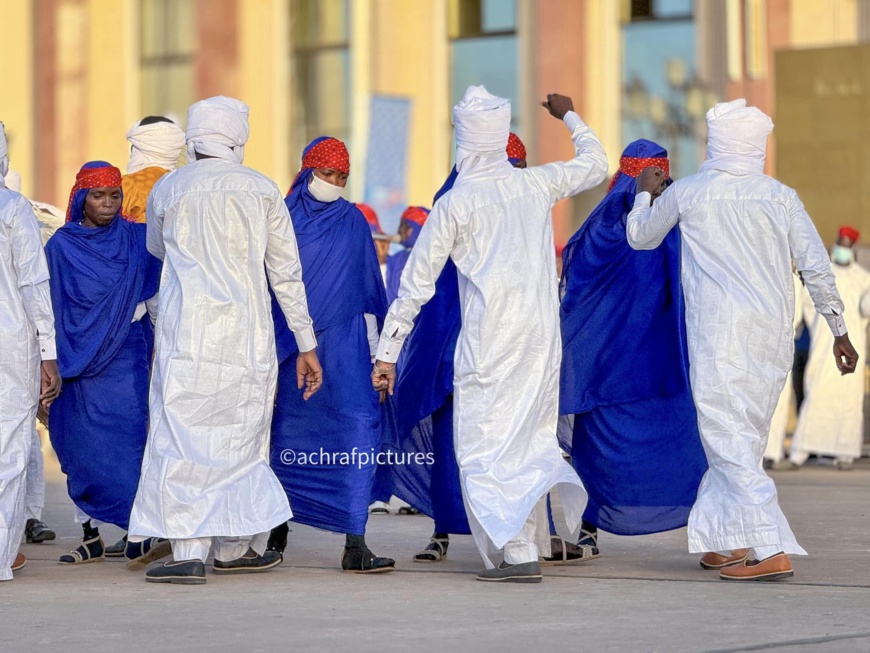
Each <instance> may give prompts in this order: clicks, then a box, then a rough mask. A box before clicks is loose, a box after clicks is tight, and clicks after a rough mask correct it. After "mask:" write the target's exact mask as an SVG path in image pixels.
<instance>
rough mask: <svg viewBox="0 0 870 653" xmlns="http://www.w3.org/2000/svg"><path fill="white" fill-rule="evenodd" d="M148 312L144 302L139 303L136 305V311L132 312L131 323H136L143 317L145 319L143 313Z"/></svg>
mask: <svg viewBox="0 0 870 653" xmlns="http://www.w3.org/2000/svg"><path fill="white" fill-rule="evenodd" d="M147 312H148V309H147V308H146V306H145V302H139V303H138V304H136V310H135V311H133V322H138V321H139V320H141V319H142V318H143V317H145V313H147Z"/></svg>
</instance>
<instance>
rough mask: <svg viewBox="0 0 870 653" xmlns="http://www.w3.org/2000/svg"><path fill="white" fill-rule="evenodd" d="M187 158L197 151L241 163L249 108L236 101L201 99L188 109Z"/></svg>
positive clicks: (246, 136) (232, 99)
mask: <svg viewBox="0 0 870 653" xmlns="http://www.w3.org/2000/svg"><path fill="white" fill-rule="evenodd" d="M185 136H186V137H187V158H188V160H189V161H191V162H193V161H194V160H196V154H195V153H196V152H199V153H200V154H205V155H206V156H213V157H216V158H218V159H224V160H225V161H232V162H233V163H241V162H242V160H243V159H244V157H245V143H247V142H248V105H247V104H245V103H244V102H242V101H241V100H236V99H235V98H230V97H224V96H222V95H219V96H217V97H213V98H208V99H207V100H201V101H199V102H197V103H196V104H192V105H191V106H190V109H188V110H187V132H186V133H185Z"/></svg>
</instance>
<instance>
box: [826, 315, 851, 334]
mask: <svg viewBox="0 0 870 653" xmlns="http://www.w3.org/2000/svg"><path fill="white" fill-rule="evenodd" d="M825 319H826V320H827V321H828V326H829V327H831V333H833V334H834V337H835V338H837V337H839V336H844V335H846V322H845V321H844V320H843V316H842V315H826V316H825Z"/></svg>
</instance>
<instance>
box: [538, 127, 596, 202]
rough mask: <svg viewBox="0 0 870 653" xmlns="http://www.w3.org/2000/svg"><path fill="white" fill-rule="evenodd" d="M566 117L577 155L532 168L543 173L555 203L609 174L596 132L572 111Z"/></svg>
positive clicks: (589, 186)
mask: <svg viewBox="0 0 870 653" xmlns="http://www.w3.org/2000/svg"><path fill="white" fill-rule="evenodd" d="M563 121H564V123H565V125H567V127H568V129H570V130H571V139H572V140H573V141H574V158H573V159H571V160H570V161H557V162H554V163H548V164H546V165H542V166H535V167H533V168H530V171H531V172H532V173H533V174H535V175H542V176H543V177H544V179H545V183H546V184H547V186H548V187H549V189H550V194H551V199H552V201H553V202H554V203H555V202H558V201H559V200H562V199H565V198H566V197H572V196H574V195H577V194H578V193H581V192H583V191H584V190H588V189H590V188H594V187H595V186H597V185H598V184H600V183H601V182H602V181H604V179H605V178H606V177H607V156H606V155H605V154H604V148H603V147H602V146H601V141H600V140H598V136H596V135H595V132H594V131H592V130H591V129H589V127H588V126H587V125H586V123H584V122H583V120H582V119H581V118H580V116H578V115H577V114H576V113H574V112H573V111H569V112H568V113H566V114H565V117H564V118H563Z"/></svg>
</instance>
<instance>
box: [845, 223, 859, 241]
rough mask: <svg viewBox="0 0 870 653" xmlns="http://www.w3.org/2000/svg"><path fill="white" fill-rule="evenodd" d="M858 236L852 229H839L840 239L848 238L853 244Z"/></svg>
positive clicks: (855, 230)
mask: <svg viewBox="0 0 870 653" xmlns="http://www.w3.org/2000/svg"><path fill="white" fill-rule="evenodd" d="M860 235H861V234H860V233H859V232H858V230H857V229H855V228H854V227H840V238H848V239H849V240H851V241H852V242H853V243H857V242H858V237H859V236H860Z"/></svg>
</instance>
